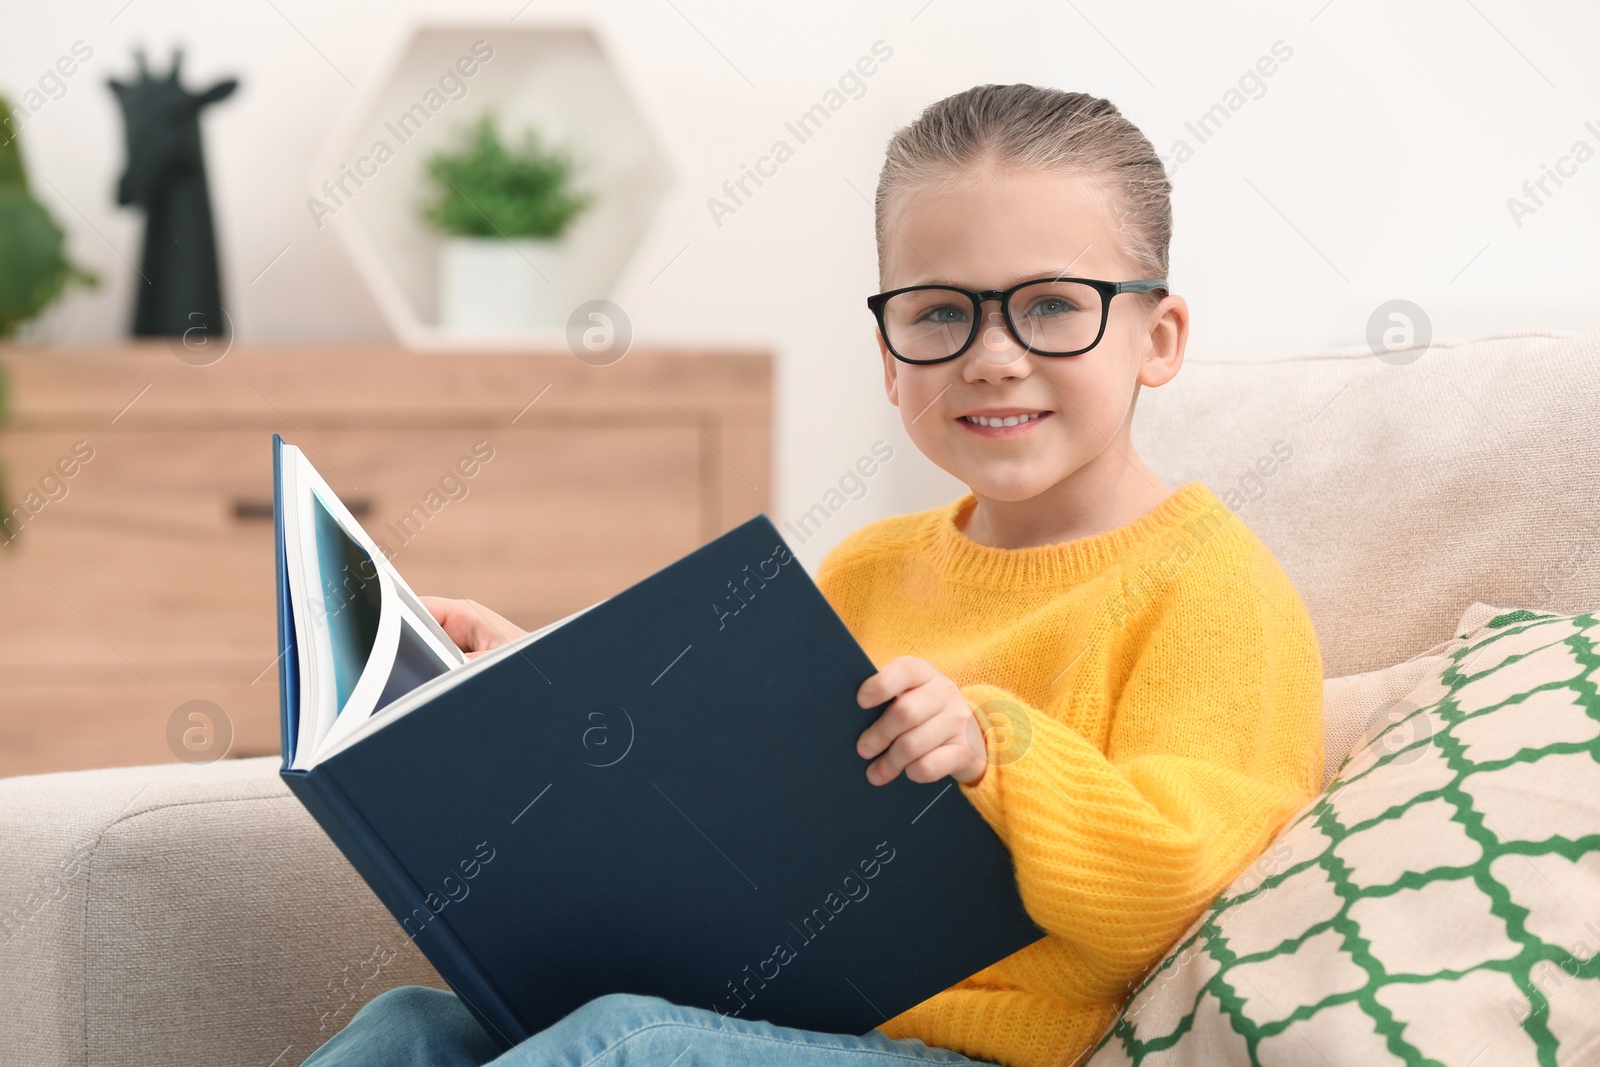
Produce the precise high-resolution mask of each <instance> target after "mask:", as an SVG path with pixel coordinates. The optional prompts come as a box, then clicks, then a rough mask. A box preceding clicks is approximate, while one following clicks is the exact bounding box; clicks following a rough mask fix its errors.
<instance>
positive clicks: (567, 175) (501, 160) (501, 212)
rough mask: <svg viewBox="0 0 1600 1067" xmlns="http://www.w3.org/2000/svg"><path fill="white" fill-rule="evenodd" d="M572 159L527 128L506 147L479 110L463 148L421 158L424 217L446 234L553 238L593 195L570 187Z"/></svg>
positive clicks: (587, 204)
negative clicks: (426, 197) (430, 195)
mask: <svg viewBox="0 0 1600 1067" xmlns="http://www.w3.org/2000/svg"><path fill="white" fill-rule="evenodd" d="M573 167H574V164H573V162H572V160H571V158H570V157H569V156H568V155H567V154H566V153H565V152H561V151H555V150H546V149H545V148H544V147H543V145H542V144H541V142H540V139H539V136H538V134H537V133H536V132H535V131H534V130H532V129H529V130H527V131H525V132H524V134H523V141H522V144H521V145H520V146H519V147H518V148H517V149H516V150H511V149H508V148H507V147H506V145H505V144H504V143H503V142H502V141H501V139H500V135H499V133H498V132H497V131H496V129H495V123H494V120H493V119H492V118H491V117H490V116H488V115H485V116H484V117H483V118H482V119H480V120H479V121H478V123H477V125H476V126H474V127H471V128H470V129H469V130H468V132H467V137H466V139H465V143H464V144H463V146H462V147H461V148H460V149H458V150H456V151H454V152H438V153H435V154H434V155H432V156H430V157H428V160H427V171H428V176H429V178H430V179H431V180H432V186H433V192H434V199H433V200H432V201H431V202H430V203H428V204H427V205H426V207H425V209H424V211H423V217H424V218H425V219H426V220H427V221H428V222H430V223H432V224H433V225H434V226H435V227H436V228H438V229H439V230H442V231H443V232H445V233H450V234H458V235H461V236H466V237H552V238H554V237H560V236H561V234H562V233H564V232H565V231H566V229H567V227H568V226H569V225H570V224H571V222H572V220H573V219H575V218H576V217H577V216H578V215H579V214H581V213H582V212H583V211H584V210H586V209H587V208H588V207H589V206H590V205H591V204H592V203H593V200H594V198H593V195H592V194H590V193H587V192H583V191H578V190H574V189H572V188H571V187H570V186H571V180H572V172H573Z"/></svg>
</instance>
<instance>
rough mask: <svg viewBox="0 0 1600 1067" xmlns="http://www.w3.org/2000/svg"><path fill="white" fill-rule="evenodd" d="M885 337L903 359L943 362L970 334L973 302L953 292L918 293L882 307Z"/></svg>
mask: <svg viewBox="0 0 1600 1067" xmlns="http://www.w3.org/2000/svg"><path fill="white" fill-rule="evenodd" d="M883 329H884V336H885V337H886V338H887V339H888V342H889V347H890V348H893V349H894V350H895V352H897V353H899V354H900V355H901V356H903V357H904V358H906V359H919V360H921V359H945V358H947V357H949V356H952V355H954V354H955V353H956V352H957V351H958V350H959V349H960V348H961V346H962V345H964V344H966V343H967V337H968V336H969V335H970V334H971V333H972V301H971V300H970V299H968V298H967V297H966V296H965V295H963V294H962V293H959V292H957V291H956V290H954V289H917V290H914V291H912V292H909V293H898V294H896V295H894V296H891V297H890V298H889V300H888V302H887V303H885V304H884V305H883Z"/></svg>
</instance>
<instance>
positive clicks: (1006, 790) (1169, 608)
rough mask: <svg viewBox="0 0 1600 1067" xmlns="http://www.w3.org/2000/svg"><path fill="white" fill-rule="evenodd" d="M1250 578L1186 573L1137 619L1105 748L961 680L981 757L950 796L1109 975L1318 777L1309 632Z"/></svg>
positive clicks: (1036, 910)
mask: <svg viewBox="0 0 1600 1067" xmlns="http://www.w3.org/2000/svg"><path fill="white" fill-rule="evenodd" d="M1280 573H1281V572H1280ZM1266 585H1267V586H1273V587H1275V588H1267V589H1264V588H1263V587H1262V586H1261V585H1259V584H1257V583H1253V582H1239V583H1234V584H1233V585H1231V586H1228V585H1221V584H1216V583H1211V584H1208V583H1206V582H1204V581H1192V582H1188V583H1186V588H1185V589H1182V590H1180V591H1178V592H1177V593H1176V594H1174V596H1173V597H1171V598H1170V600H1169V602H1167V603H1166V604H1164V605H1163V606H1162V607H1161V609H1160V610H1159V612H1158V613H1157V614H1158V615H1159V616H1160V617H1158V618H1156V619H1155V620H1154V622H1153V623H1148V624H1140V626H1139V627H1137V628H1142V629H1143V630H1144V633H1143V636H1141V637H1138V638H1137V639H1133V638H1130V640H1129V642H1128V644H1129V646H1132V647H1130V648H1129V652H1128V654H1129V655H1131V656H1133V662H1132V665H1131V669H1129V670H1128V671H1127V675H1126V680H1125V682H1124V683H1123V684H1122V685H1121V687H1120V689H1118V688H1115V687H1113V688H1112V689H1111V690H1110V693H1109V695H1108V696H1107V697H1106V698H1105V700H1106V705H1107V706H1106V714H1107V716H1108V718H1109V727H1108V731H1107V735H1108V741H1107V745H1106V750H1105V751H1104V752H1102V751H1101V750H1100V749H1099V748H1097V747H1096V746H1095V745H1094V744H1093V743H1091V742H1090V741H1089V739H1087V738H1086V737H1085V736H1083V735H1082V734H1080V733H1079V732H1077V731H1076V730H1074V729H1073V728H1072V727H1070V726H1068V725H1066V724H1065V723H1064V722H1062V721H1061V720H1060V719H1058V718H1055V717H1052V716H1051V715H1050V714H1049V713H1047V712H1046V711H1043V710H1041V709H1039V708H1037V707H1033V706H1031V705H1029V704H1027V703H1026V702H1025V701H1023V700H1021V699H1020V698H1018V697H1017V696H1016V695H1015V694H1014V693H1012V692H1011V691H1009V690H1007V689H1004V688H1001V687H999V686H994V685H986V684H975V685H967V686H963V687H962V693H963V695H964V696H965V697H966V698H967V702H968V704H969V705H970V706H971V707H972V708H973V712H974V715H975V716H976V717H977V718H978V720H979V723H980V724H981V725H983V726H984V727H985V729H984V737H985V747H986V749H987V754H988V766H987V767H986V768H985V771H984V774H983V776H982V777H981V778H980V779H978V781H977V783H976V784H975V785H970V786H969V785H962V787H961V788H962V792H963V793H964V794H965V795H966V797H967V799H968V800H969V801H970V802H971V803H972V804H973V806H974V807H976V808H977V809H978V811H979V812H980V813H981V814H982V815H983V817H984V819H985V820H986V821H987V822H988V823H989V825H990V826H992V827H993V828H994V830H995V832H996V833H997V834H998V835H999V836H1000V838H1001V840H1002V841H1004V842H1005V844H1006V846H1007V847H1008V848H1009V849H1010V851H1011V855H1012V859H1013V864H1014V867H1015V871H1016V878H1017V884H1018V889H1019V891H1020V893H1021V896H1022V899H1023V903H1024V905H1025V906H1026V908H1027V910H1028V913H1029V914H1030V915H1031V916H1032V917H1033V918H1034V920H1035V921H1037V922H1038V923H1039V925H1040V926H1042V927H1044V928H1045V929H1046V930H1048V931H1050V932H1051V933H1052V934H1056V935H1059V936H1061V937H1063V938H1066V939H1069V940H1070V941H1072V942H1074V943H1075V947H1076V948H1077V949H1078V950H1079V951H1081V952H1083V953H1084V954H1085V955H1086V956H1087V957H1088V959H1089V960H1091V961H1095V962H1097V963H1098V965H1099V966H1097V967H1096V969H1097V970H1099V971H1100V972H1101V973H1102V975H1103V976H1105V977H1106V978H1107V979H1108V980H1112V981H1115V982H1126V981H1131V980H1132V979H1134V978H1136V977H1137V976H1138V975H1139V974H1140V973H1142V971H1143V970H1144V969H1145V968H1146V967H1147V966H1148V965H1149V963H1150V962H1152V960H1154V959H1156V958H1159V954H1160V953H1161V952H1163V951H1165V949H1166V948H1167V947H1169V946H1170V945H1171V944H1172V942H1173V941H1174V940H1176V938H1177V937H1178V936H1179V935H1180V934H1182V933H1183V931H1184V929H1186V928H1187V927H1188V925H1189V924H1190V923H1191V922H1193V921H1194V919H1195V917H1196V916H1198V915H1199V914H1200V912H1201V911H1202V910H1203V909H1204V908H1205V907H1206V906H1207V905H1208V904H1209V903H1210V902H1211V901H1212V900H1213V899H1215V897H1216V896H1217V894H1218V893H1220V892H1221V891H1222V890H1223V889H1224V888H1226V887H1227V885H1228V883H1229V882H1231V881H1232V880H1233V879H1234V878H1235V877H1236V876H1237V875H1238V874H1239V873H1240V872H1241V871H1242V870H1243V869H1244V868H1245V866H1247V865H1248V864H1249V863H1250V862H1251V860H1253V859H1254V858H1255V857H1256V856H1257V855H1259V854H1260V853H1261V852H1263V851H1264V850H1265V849H1266V847H1267V846H1268V845H1269V844H1270V843H1271V840H1272V837H1273V835H1274V834H1275V833H1276V832H1277V831H1278V830H1279V829H1280V828H1281V827H1282V826H1283V825H1284V823H1285V822H1287V821H1288V819H1289V818H1290V817H1291V816H1292V815H1293V814H1294V813H1295V812H1297V811H1298V810H1300V809H1301V808H1302V807H1304V806H1305V804H1307V803H1308V802H1309V801H1310V800H1311V799H1312V798H1313V797H1314V796H1315V795H1316V793H1317V791H1318V789H1319V788H1320V784H1321V773H1320V772H1321V766H1322V665H1321V657H1320V654H1319V652H1318V650H1317V645H1316V637H1315V634H1314V631H1313V630H1312V628H1311V623H1310V619H1309V615H1308V614H1307V613H1306V612H1305V608H1304V605H1303V604H1302V603H1301V602H1300V600H1299V597H1298V595H1297V594H1296V593H1295V592H1294V591H1293V587H1292V586H1290V585H1289V584H1288V579H1287V576H1283V577H1282V579H1281V581H1280V582H1270V581H1269V582H1267V583H1266ZM1129 626H1130V630H1132V629H1135V628H1136V626H1135V624H1134V623H1132V622H1130V624H1129ZM1104 686H1105V682H1104V681H1102V682H1101V685H1100V687H1098V688H1099V689H1100V690H1101V691H1102V692H1103V691H1105V690H1104Z"/></svg>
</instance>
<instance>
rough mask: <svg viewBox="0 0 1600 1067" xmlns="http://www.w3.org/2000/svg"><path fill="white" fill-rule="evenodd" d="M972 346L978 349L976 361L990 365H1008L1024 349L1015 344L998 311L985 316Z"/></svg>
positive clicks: (1019, 355) (1014, 360)
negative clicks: (975, 341)
mask: <svg viewBox="0 0 1600 1067" xmlns="http://www.w3.org/2000/svg"><path fill="white" fill-rule="evenodd" d="M974 347H976V348H977V350H978V362H980V363H987V364H989V365H990V366H992V367H1009V366H1011V364H1013V363H1015V362H1016V361H1017V360H1018V358H1019V357H1021V355H1022V354H1023V352H1025V351H1026V349H1024V348H1023V347H1022V346H1021V345H1019V344H1017V342H1016V339H1015V338H1014V337H1012V336H1011V331H1009V330H1007V329H1006V323H1005V318H1004V317H1003V316H1002V315H1001V314H1000V312H999V311H991V312H989V314H988V315H987V316H985V318H984V326H983V329H982V330H981V331H979V333H978V342H977V344H976V345H975V346H974Z"/></svg>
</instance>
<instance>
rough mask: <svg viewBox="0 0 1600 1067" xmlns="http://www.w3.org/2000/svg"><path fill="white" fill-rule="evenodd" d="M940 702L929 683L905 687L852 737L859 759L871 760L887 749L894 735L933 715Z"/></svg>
mask: <svg viewBox="0 0 1600 1067" xmlns="http://www.w3.org/2000/svg"><path fill="white" fill-rule="evenodd" d="M942 704H943V702H942V700H941V698H940V694H939V693H938V691H937V690H935V689H934V688H933V687H932V686H927V685H919V686H914V687H912V688H911V689H907V690H906V691H905V692H903V693H901V694H900V695H899V696H897V697H895V698H894V701H893V702H892V703H890V705H889V706H888V707H887V708H885V709H883V714H881V715H879V716H878V717H877V719H876V720H874V722H873V723H872V725H871V726H869V727H867V728H866V729H865V730H864V731H862V733H861V736H860V737H858V738H856V752H857V753H858V754H859V755H860V756H861V757H862V758H863V759H871V758H872V757H873V756H876V755H877V754H878V753H880V752H882V751H883V750H884V749H885V748H888V747H889V745H890V744H891V743H892V742H893V741H894V740H895V738H897V737H902V736H904V735H905V732H906V731H907V730H910V729H912V728H913V727H916V726H919V725H920V724H922V723H925V722H927V721H928V720H929V719H931V718H932V717H933V716H935V715H937V714H938V712H939V708H940V707H941V706H942Z"/></svg>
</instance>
